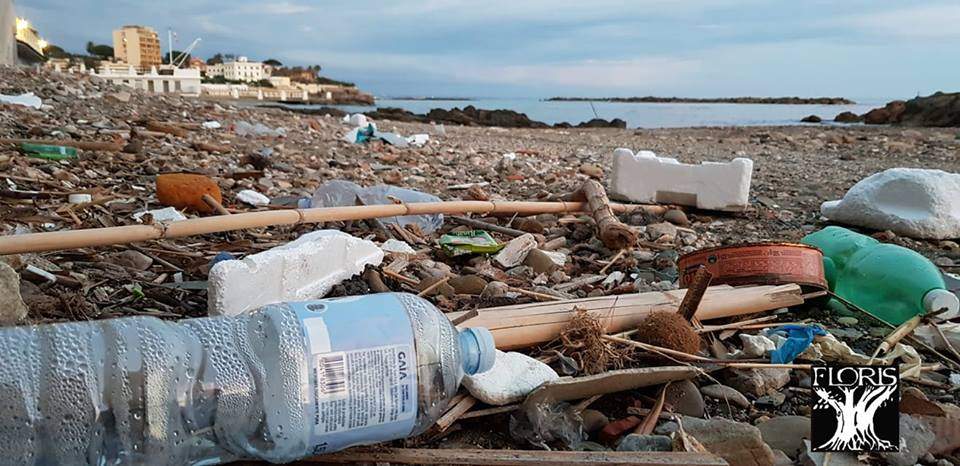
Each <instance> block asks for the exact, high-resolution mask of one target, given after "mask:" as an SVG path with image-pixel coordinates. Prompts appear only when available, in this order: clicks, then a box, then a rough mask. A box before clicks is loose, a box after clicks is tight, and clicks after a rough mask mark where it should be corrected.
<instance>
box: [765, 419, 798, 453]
mask: <svg viewBox="0 0 960 466" xmlns="http://www.w3.org/2000/svg"><path fill="white" fill-rule="evenodd" d="M757 428H758V429H760V435H762V436H763V441H764V442H766V444H767V445H770V448H773V449H776V450H782V451H783V452H784V453H786V454H787V456H789V457H791V458H797V456H798V455H799V454H800V451H801V450H802V449H803V440H804V439H809V438H810V418H808V417H805V416H780V417H775V418H773V419H770V420H769V421H767V422H763V423H761V424H758V425H757Z"/></svg>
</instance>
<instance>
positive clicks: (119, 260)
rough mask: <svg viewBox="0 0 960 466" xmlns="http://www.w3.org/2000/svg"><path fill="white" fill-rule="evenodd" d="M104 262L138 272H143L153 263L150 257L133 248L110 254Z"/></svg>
mask: <svg viewBox="0 0 960 466" xmlns="http://www.w3.org/2000/svg"><path fill="white" fill-rule="evenodd" d="M106 262H108V263H111V264H115V265H119V266H121V267H125V268H128V269H132V270H136V271H139V272H143V271H144V270H147V269H149V268H150V266H151V265H153V259H152V258H150V257H149V256H147V255H146V254H143V253H141V252H139V251H134V250H133V249H127V250H126V251H123V252H118V253H116V254H111V255H110V256H108V257H107V259H106Z"/></svg>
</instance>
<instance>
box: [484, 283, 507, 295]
mask: <svg viewBox="0 0 960 466" xmlns="http://www.w3.org/2000/svg"><path fill="white" fill-rule="evenodd" d="M509 292H510V285H507V284H506V283H503V282H490V283H487V286H485V287H483V291H482V292H481V293H480V297H481V298H484V299H495V298H502V297H504V296H506V295H507V293H509Z"/></svg>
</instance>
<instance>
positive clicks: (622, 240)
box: [573, 180, 638, 249]
mask: <svg viewBox="0 0 960 466" xmlns="http://www.w3.org/2000/svg"><path fill="white" fill-rule="evenodd" d="M573 197H574V199H575V200H585V201H586V202H587V205H588V209H589V212H590V216H591V217H593V219H594V221H596V222H597V237H598V238H600V241H602V242H603V244H604V245H606V246H607V247H608V248H610V249H626V248H630V247H633V246H634V245H636V243H637V238H638V235H637V232H636V231H635V230H634V229H633V228H630V227H629V226H627V225H625V224H624V223H623V222H621V221H620V220H619V219H617V217H616V216H615V215H613V210H612V209H611V208H610V198H608V197H607V193H606V190H604V189H603V185H602V184H600V183H599V182H597V181H596V180H587V181H585V182H584V183H583V186H581V187H580V190H579V191H577V192H576V193H574V195H573Z"/></svg>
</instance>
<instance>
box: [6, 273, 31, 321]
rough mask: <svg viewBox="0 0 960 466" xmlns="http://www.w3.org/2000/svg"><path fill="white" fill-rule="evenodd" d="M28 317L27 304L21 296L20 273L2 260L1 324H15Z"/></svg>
mask: <svg viewBox="0 0 960 466" xmlns="http://www.w3.org/2000/svg"><path fill="white" fill-rule="evenodd" d="M26 317H27V305H26V304H24V302H23V298H21V297H20V274H18V273H17V271H16V270H13V267H10V266H9V265H7V263H6V262H2V261H0V325H13V324H16V323H17V322H20V321H21V320H23V319H24V318H26Z"/></svg>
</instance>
